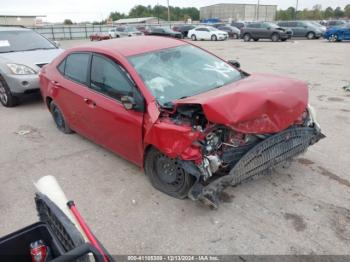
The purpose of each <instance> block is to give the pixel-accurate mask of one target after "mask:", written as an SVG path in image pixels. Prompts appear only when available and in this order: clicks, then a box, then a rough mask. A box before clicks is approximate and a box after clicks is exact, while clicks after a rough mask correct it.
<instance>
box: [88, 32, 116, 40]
mask: <svg viewBox="0 0 350 262" xmlns="http://www.w3.org/2000/svg"><path fill="white" fill-rule="evenodd" d="M89 38H90V41H102V40H108V39H111V38H112V37H111V36H110V35H108V34H103V33H94V34H92V35H90V36H89Z"/></svg>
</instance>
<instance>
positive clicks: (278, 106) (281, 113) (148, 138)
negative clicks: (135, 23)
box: [40, 36, 324, 207]
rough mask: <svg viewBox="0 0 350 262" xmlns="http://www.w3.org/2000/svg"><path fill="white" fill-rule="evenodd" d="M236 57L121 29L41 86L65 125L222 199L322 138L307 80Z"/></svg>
mask: <svg viewBox="0 0 350 262" xmlns="http://www.w3.org/2000/svg"><path fill="white" fill-rule="evenodd" d="M238 65H239V64H238V63H237V62H232V61H231V62H226V61H224V60H222V59H220V58H218V57H216V56H215V55H213V54H211V53H209V52H207V51H205V50H203V49H201V48H199V47H196V46H194V45H192V44H189V43H187V42H185V41H182V40H176V39H170V38H163V37H154V36H147V37H146V36H145V37H138V38H137V39H136V38H124V39H118V40H110V41H104V42H99V43H95V44H90V45H86V46H81V47H76V48H72V49H69V50H67V51H66V52H64V53H63V54H62V55H60V56H59V57H58V58H56V59H55V60H54V61H53V62H52V63H50V64H48V65H47V66H45V67H43V69H42V70H41V73H40V86H41V92H42V95H43V98H44V100H45V103H46V105H47V107H48V109H49V110H50V112H51V114H52V116H53V119H54V121H55V123H56V125H57V127H58V129H59V130H61V131H63V132H64V133H71V132H72V131H73V130H74V131H75V132H76V133H79V134H81V135H82V136H85V137H87V138H88V139H91V140H92V141H94V142H96V143H97V144H99V145H102V146H103V147H105V148H107V149H109V150H111V151H113V152H115V153H117V154H118V155H120V156H122V157H124V158H125V159H127V160H129V161H131V162H133V163H135V164H136V165H138V166H140V167H142V168H144V170H145V173H146V175H147V176H148V177H149V179H150V181H151V183H152V185H153V186H154V187H155V188H157V189H158V190H160V191H162V192H164V193H166V194H168V195H170V196H173V197H176V198H185V197H189V198H191V199H193V200H203V201H205V202H206V203H208V204H210V205H212V206H213V207H217V206H218V204H219V193H220V192H221V191H222V190H223V189H224V188H225V187H226V186H229V185H236V184H238V183H240V182H242V181H244V180H246V179H248V178H251V177H253V176H256V175H258V174H263V173H266V172H268V171H269V170H271V169H272V168H273V167H274V166H276V165H280V164H282V163H284V162H286V161H287V162H288V161H290V160H291V159H293V158H294V157H296V156H297V155H299V154H301V153H303V152H305V151H306V150H307V148H308V147H309V146H310V145H312V144H314V143H316V142H317V141H318V140H320V139H321V138H323V137H324V136H323V135H322V133H321V130H320V127H319V124H318V123H317V122H316V119H315V113H314V111H313V109H312V108H311V107H310V106H309V105H308V86H307V84H306V83H304V82H301V81H298V80H294V79H290V78H285V77H279V76H274V75H270V74H248V73H247V72H244V71H243V70H241V69H240V68H239V66H238Z"/></svg>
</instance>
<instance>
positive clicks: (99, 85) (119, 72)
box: [89, 54, 143, 165]
mask: <svg viewBox="0 0 350 262" xmlns="http://www.w3.org/2000/svg"><path fill="white" fill-rule="evenodd" d="M130 79H131V78H130V76H129V75H128V74H127V72H126V71H125V70H124V69H123V68H122V67H121V66H120V65H118V64H117V63H116V62H115V61H114V60H112V59H110V58H108V57H105V56H103V55H99V54H93V55H92V60H91V74H90V88H91V98H89V99H90V101H89V103H90V104H92V106H91V107H89V110H90V112H89V116H90V125H91V128H92V129H93V131H94V139H95V140H96V141H97V143H99V144H101V145H103V146H104V147H106V148H108V149H110V150H112V151H113V152H115V153H117V154H119V155H121V156H123V157H125V158H126V159H128V160H130V161H132V162H134V163H136V164H138V165H142V158H143V144H142V123H143V112H139V111H135V110H126V109H125V108H124V106H123V105H122V103H121V97H122V96H131V97H132V96H135V95H136V92H138V89H137V88H136V86H135V85H134V84H133V81H131V80H130ZM138 94H139V93H138Z"/></svg>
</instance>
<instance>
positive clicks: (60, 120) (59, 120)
mask: <svg viewBox="0 0 350 262" xmlns="http://www.w3.org/2000/svg"><path fill="white" fill-rule="evenodd" d="M50 112H51V114H52V117H53V120H54V121H55V124H56V126H57V128H58V129H59V130H60V131H61V132H63V133H65V134H70V133H72V132H73V131H72V130H71V129H70V128H69V125H68V123H67V121H66V119H65V118H64V116H63V114H62V112H61V110H60V108H59V107H58V106H57V105H56V104H55V102H54V101H52V102H51V103H50Z"/></svg>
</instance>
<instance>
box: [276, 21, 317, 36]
mask: <svg viewBox="0 0 350 262" xmlns="http://www.w3.org/2000/svg"><path fill="white" fill-rule="evenodd" d="M278 25H279V26H281V27H286V28H289V29H291V30H292V31H293V36H295V37H306V38H307V39H319V38H320V37H321V36H322V31H321V29H320V28H319V27H317V26H316V25H314V24H312V23H311V22H308V21H283V22H279V23H278Z"/></svg>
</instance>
